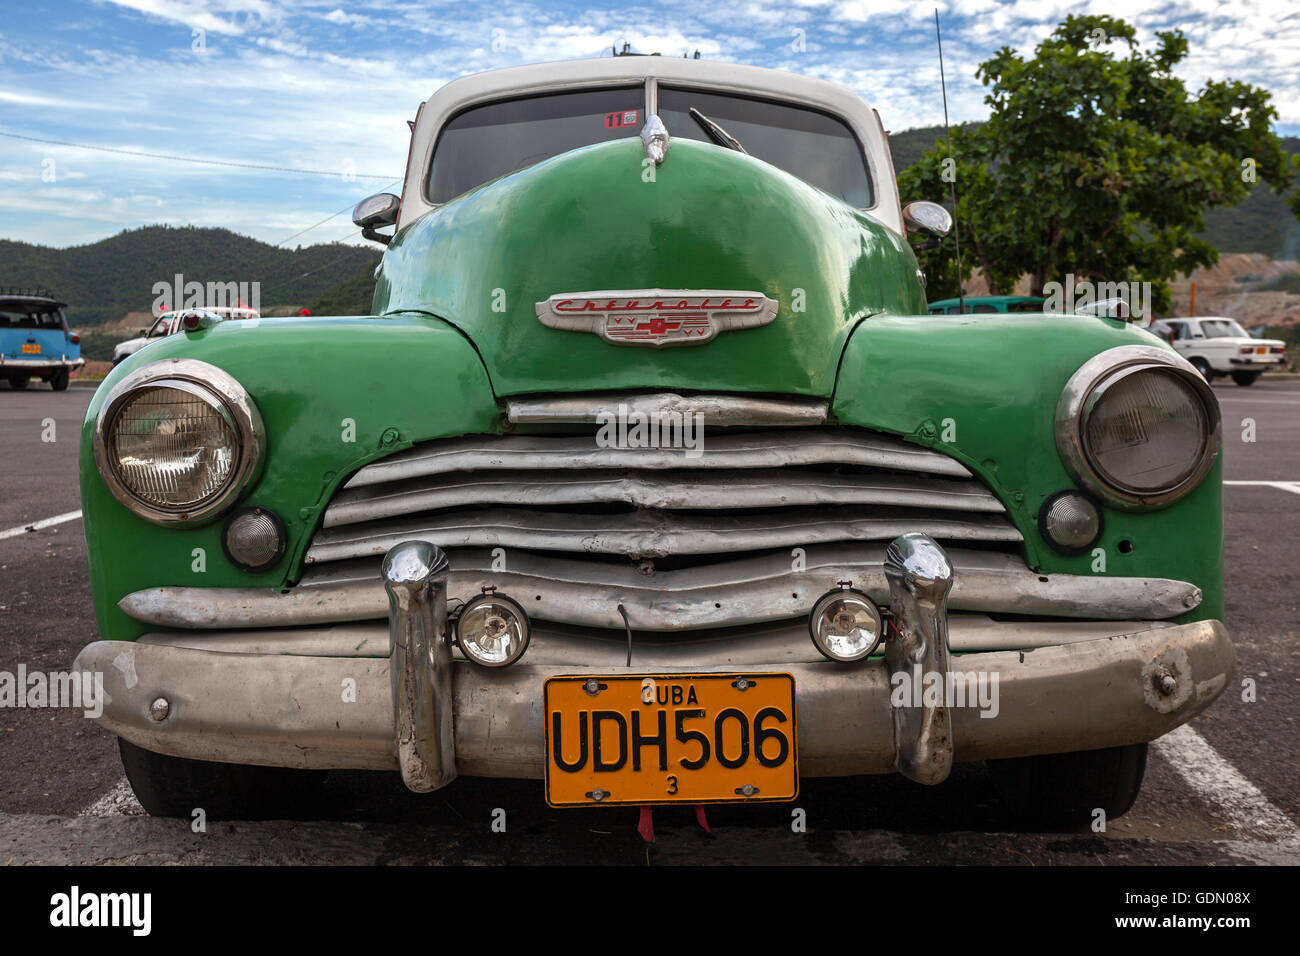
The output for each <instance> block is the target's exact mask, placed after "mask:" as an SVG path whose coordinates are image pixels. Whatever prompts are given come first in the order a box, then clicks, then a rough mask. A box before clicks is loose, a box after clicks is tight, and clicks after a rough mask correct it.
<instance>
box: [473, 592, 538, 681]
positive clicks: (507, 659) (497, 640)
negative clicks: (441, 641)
mask: <svg viewBox="0 0 1300 956" xmlns="http://www.w3.org/2000/svg"><path fill="white" fill-rule="evenodd" d="M528 637H529V627H528V615H527V614H525V613H524V609H523V608H522V607H520V606H519V604H518V603H517V602H515V601H513V600H511V599H510V598H508V597H506V596H505V595H504V594H491V593H489V594H482V595H480V596H479V597H476V598H474V600H472V601H470V602H469V603H468V604H466V605H465V606H464V607H463V608H461V611H460V615H459V616H458V617H457V618H456V643H457V644H459V645H460V649H461V651H462V652H463V653H464V654H465V656H466V657H468V658H469V659H470V660H471V661H473V662H474V663H475V664H482V665H483V666H484V667H505V666H506V665H507V664H513V663H514V662H515V661H517V660H519V658H521V657H523V656H524V651H526V650H528Z"/></svg>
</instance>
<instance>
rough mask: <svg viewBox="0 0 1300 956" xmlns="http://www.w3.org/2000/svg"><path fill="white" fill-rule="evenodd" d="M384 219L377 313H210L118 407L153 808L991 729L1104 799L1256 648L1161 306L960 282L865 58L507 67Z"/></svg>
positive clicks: (466, 106) (779, 753) (264, 805)
mask: <svg viewBox="0 0 1300 956" xmlns="http://www.w3.org/2000/svg"><path fill="white" fill-rule="evenodd" d="M937 188H938V184H936V189H937ZM354 219H355V220H356V222H357V224H358V225H360V226H361V227H362V228H363V230H364V231H365V234H366V235H368V236H370V237H373V238H376V239H378V240H379V241H380V242H384V243H386V251H385V254H384V257H383V261H382V264H381V266H380V268H379V271H378V285H377V289H376V294H375V299H374V306H373V313H374V314H373V315H371V316H366V317H337V318H321V317H310V318H286V319H262V320H260V321H259V322H256V323H243V322H224V323H218V324H215V325H213V324H205V323H202V322H199V321H195V322H192V323H189V324H188V325H187V330H186V331H185V332H184V333H183V334H180V335H175V336H171V337H168V338H166V339H164V340H162V341H160V342H158V343H157V344H156V345H153V346H151V347H150V348H148V349H146V350H143V351H142V352H141V353H139V354H137V355H134V356H131V357H129V358H128V359H126V360H125V361H124V362H123V363H122V364H121V365H119V366H118V367H117V368H116V369H114V370H113V371H112V373H110V375H109V376H108V377H107V378H106V379H105V381H104V384H103V385H102V386H101V387H100V389H99V390H98V392H97V393H96V396H95V399H94V401H93V402H92V403H91V406H90V409H89V411H88V413H87V416H86V421H85V429H84V432H83V436H82V447H81V488H82V496H83V502H84V504H83V506H84V512H85V527H86V538H87V542H88V546H89V554H90V571H91V580H92V583H93V589H94V596H95V612H96V616H97V620H98V625H99V629H100V634H101V636H102V640H101V641H99V642H96V643H94V644H91V645H89V646H88V647H86V648H85V649H84V650H83V651H82V652H81V654H80V657H79V658H78V662H77V667H78V668H80V669H83V670H89V671H98V672H102V673H103V674H104V677H105V683H106V689H107V691H108V697H109V700H108V702H107V703H106V705H105V707H104V712H103V716H102V718H101V723H102V725H103V726H104V727H105V728H107V729H108V730H109V731H110V732H112V733H114V734H116V735H117V736H118V737H119V738H120V739H121V749H122V754H123V759H124V763H125V766H126V770H127V776H128V778H129V779H130V781H131V784H132V786H133V787H134V788H135V791H136V793H137V795H138V796H139V798H140V800H141V802H142V803H143V804H144V806H145V807H146V808H147V809H148V810H149V811H150V812H152V813H155V814H178V815H184V816H189V815H190V813H191V812H192V810H193V809H194V808H198V807H202V808H205V809H206V811H207V812H208V814H209V815H228V816H229V815H269V814H280V813H285V812H294V811H296V812H301V807H302V806H303V805H304V804H302V802H301V801H302V800H303V799H304V798H305V797H306V796H308V795H309V794H310V792H311V791H312V789H313V788H315V787H318V786H320V783H321V779H322V777H323V776H324V774H325V772H326V771H328V770H330V769H335V768H353V769H368V770H376V771H390V772H391V771H398V772H400V773H401V775H402V778H403V780H404V781H405V783H406V785H407V786H409V787H410V788H411V789H413V790H416V791H431V790H435V789H437V788H439V787H443V786H445V785H447V784H448V783H450V782H451V781H452V780H453V779H454V778H455V777H456V776H457V775H458V774H459V775H467V776H479V777H508V778H532V779H535V780H537V781H538V791H539V792H538V798H539V800H540V799H542V798H543V797H544V798H545V799H546V800H548V801H549V802H550V803H551V804H552V805H554V806H590V805H597V804H605V805H629V804H631V805H639V806H653V805H656V804H665V803H677V802H685V803H688V804H691V805H705V804H711V803H719V802H756V801H764V800H775V801H788V800H792V799H794V798H795V797H796V796H797V793H798V788H799V783H800V780H801V779H802V778H805V777H825V776H846V775H854V774H877V773H895V772H897V773H902V774H905V775H907V776H908V777H910V778H912V779H914V780H918V781H921V782H923V783H927V784H936V783H939V782H941V781H943V780H944V779H945V778H946V777H947V776H948V774H949V770H950V768H951V766H952V764H953V762H954V761H987V763H988V766H989V768H990V770H991V772H992V776H993V779H994V781H995V783H996V784H997V785H998V787H999V788H1000V790H1001V792H1002V793H1003V795H1004V796H1005V798H1006V800H1007V802H1008V804H1009V805H1010V806H1011V807H1013V808H1014V809H1015V811H1016V813H1018V814H1020V815H1021V817H1022V818H1023V819H1025V820H1030V819H1033V820H1035V821H1038V820H1050V821H1055V822H1067V823H1077V822H1080V821H1090V820H1095V819H1096V814H1097V813H1098V812H1103V813H1105V814H1106V815H1108V816H1114V815H1117V814H1119V813H1123V812H1124V811H1125V810H1126V809H1128V807H1129V806H1130V805H1131V804H1132V802H1133V800H1134V798H1135V796H1136V794H1137V792H1138V788H1139V786H1140V784H1141V779H1142V773H1143V768H1144V765H1145V755H1146V746H1147V742H1148V741H1150V740H1153V739H1155V738H1157V737H1159V736H1160V735H1162V734H1164V733H1166V732H1168V731H1169V730H1171V729H1173V728H1175V727H1177V726H1179V725H1180V724H1182V723H1184V722H1186V721H1187V720H1189V719H1190V718H1191V717H1192V716H1193V715H1195V714H1197V713H1198V712H1200V711H1201V710H1203V709H1204V708H1205V707H1207V706H1208V705H1209V704H1210V703H1211V701H1213V700H1214V698H1215V697H1217V696H1218V695H1219V694H1220V693H1221V692H1222V691H1223V690H1224V688H1225V687H1226V686H1227V685H1228V682H1229V680H1230V678H1231V675H1232V672H1233V668H1234V652H1233V647H1232V643H1231V641H1230V640H1229V637H1228V635H1227V632H1226V630H1225V628H1224V626H1223V624H1222V619H1223V568H1222V564H1223V541H1222V516H1221V502H1220V492H1221V481H1220V463H1219V441H1220V436H1219V432H1220V425H1219V412H1218V409H1217V406H1216V403H1215V399H1214V397H1213V395H1212V393H1211V392H1210V390H1209V389H1208V387H1207V386H1206V384H1205V382H1204V380H1203V379H1202V377H1201V376H1199V375H1197V374H1196V372H1195V371H1194V370H1193V369H1192V368H1191V367H1190V366H1189V365H1188V364H1187V362H1186V361H1184V360H1183V359H1182V358H1181V357H1179V355H1178V354H1177V353H1175V352H1174V351H1173V350H1172V349H1170V348H1168V347H1165V346H1164V345H1163V344H1161V343H1159V342H1157V341H1155V340H1153V338H1152V337H1151V336H1149V335H1147V334H1146V333H1144V332H1142V331H1140V330H1138V329H1135V328H1130V327H1127V326H1126V325H1125V323H1123V322H1117V321H1113V320H1108V319H1105V318H1098V317H1088V316H1078V315H1054V316H1043V315H1042V314H1034V313H1029V314H997V315H979V316H971V315H953V316H947V315H942V316H935V315H926V300H925V295H924V288H923V287H924V279H923V276H922V275H921V273H920V272H919V271H918V268H917V261H916V258H915V257H914V255H913V252H912V249H911V248H910V246H909V244H908V241H907V239H906V235H907V233H908V232H922V233H924V232H929V233H942V232H943V231H945V230H946V229H947V228H948V225H949V223H948V218H947V214H946V213H945V212H944V211H943V209H942V208H941V207H938V206H936V205H934V204H931V203H926V202H914V203H910V204H909V205H907V206H903V205H902V204H901V201H900V197H899V194H898V190H897V186H896V182H895V179H894V175H893V171H892V166H891V160H890V154H889V149H888V145H887V141H886V136H885V133H884V130H883V128H882V126H881V123H880V120H879V118H878V116H877V114H876V113H875V111H874V110H872V109H871V108H870V107H869V106H867V105H866V104H865V103H863V102H862V101H861V100H860V99H859V98H858V97H857V96H855V95H853V94H852V93H850V92H849V91H847V90H845V89H842V88H840V87H837V86H833V85H831V84H828V83H825V82H821V81H819V80H815V79H810V78H808V77H803V76H797V75H790V74H786V73H781V72H775V71H769V70H761V69H754V68H748V67H743V66H735V65H729V64H722V63H709V62H702V61H699V60H685V59H673V58H667V57H618V58H607V59H601V60H592V61H574V62H565V63H553V64H546V65H541V66H528V67H519V68H515V69H508V70H501V71H497V72H492V73H486V74H482V75H478V76H471V77H468V78H464V79H460V80H457V81H455V82H453V83H450V84H448V85H447V86H445V87H444V88H443V89H441V90H440V91H438V92H437V93H436V94H435V95H434V96H433V97H431V98H430V99H429V100H428V101H427V102H425V103H424V104H422V105H421V107H420V111H419V114H418V117H417V119H416V121H415V123H414V126H413V133H412V140H411V147H410V153H409V159H408V162H407V170H406V178H405V184H404V187H403V191H402V194H401V197H400V200H399V198H398V197H396V196H387V195H380V196H376V197H371V198H370V199H368V200H366V201H364V202H362V203H361V204H360V205H359V206H358V207H357V210H356V212H355V215H354ZM388 226H393V227H394V229H393V231H392V232H391V233H389V232H387V231H385V230H386V228H387V227H388ZM290 354H291V355H295V356H298V359H297V360H296V361H294V362H292V363H286V362H285V361H284V356H285V355H290Z"/></svg>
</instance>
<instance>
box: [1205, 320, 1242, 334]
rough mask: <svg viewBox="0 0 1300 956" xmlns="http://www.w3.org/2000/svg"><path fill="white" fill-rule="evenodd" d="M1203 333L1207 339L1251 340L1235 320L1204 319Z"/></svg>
mask: <svg viewBox="0 0 1300 956" xmlns="http://www.w3.org/2000/svg"><path fill="white" fill-rule="evenodd" d="M1201 331H1202V332H1204V333H1205V337H1206V338H1207V339H1225V338H1238V339H1247V338H1250V336H1249V335H1247V334H1246V330H1245V329H1243V328H1242V327H1241V326H1240V325H1238V324H1237V322H1236V321H1235V320H1234V319H1202V320H1201Z"/></svg>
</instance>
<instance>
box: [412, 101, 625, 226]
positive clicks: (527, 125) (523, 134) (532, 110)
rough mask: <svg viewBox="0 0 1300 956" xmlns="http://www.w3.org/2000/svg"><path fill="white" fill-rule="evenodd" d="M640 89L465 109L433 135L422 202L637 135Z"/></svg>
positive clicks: (445, 197) (442, 199)
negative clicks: (425, 197)
mask: <svg viewBox="0 0 1300 956" xmlns="http://www.w3.org/2000/svg"><path fill="white" fill-rule="evenodd" d="M644 106H645V88H644V87H642V86H628V87H618V88H616V89H606V90H580V91H578V92H574V93H552V94H548V95H546V96H530V97H525V98H523V99H516V100H505V101H502V102H498V103H488V104H485V105H483V106H475V107H471V108H470V109H468V110H465V111H464V112H462V113H458V114H457V115H456V116H454V117H452V119H451V121H450V122H449V123H447V125H446V126H444V127H443V129H442V132H441V133H440V134H439V136H438V145H437V147H436V148H435V149H434V153H433V164H432V166H431V168H430V170H429V190H428V192H429V201H430V202H436V203H440V202H446V201H447V200H449V199H454V198H455V197H457V196H459V195H461V194H463V193H467V192H469V191H470V190H471V189H474V188H475V187H478V186H481V185H483V184H484V183H486V182H491V181H492V180H494V179H499V178H501V177H502V176H505V175H507V174H509V173H513V172H515V171H517V170H520V169H524V168H525V167H528V166H532V165H533V164H534V163H540V162H541V161H542V160H544V159H550V158H551V157H552V156H558V155H560V154H561V153H567V152H568V151H569V150H571V149H577V148H578V147H580V146H591V145H594V144H595V143H604V142H607V141H609V140H614V139H627V138H628V137H632V136H638V135H640V133H641V126H642V124H643V123H644V122H645V110H644Z"/></svg>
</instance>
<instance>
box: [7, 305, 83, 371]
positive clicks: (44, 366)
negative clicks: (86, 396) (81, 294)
mask: <svg viewBox="0 0 1300 956" xmlns="http://www.w3.org/2000/svg"><path fill="white" fill-rule="evenodd" d="M67 307H68V306H67V303H65V302H59V301H58V300H57V299H55V298H54V297H53V296H52V295H50V293H49V291H48V290H46V289H32V290H26V289H13V288H9V289H0V378H6V379H8V380H9V387H10V388H12V389H24V388H26V387H27V384H28V383H29V382H30V381H31V380H32V379H34V378H39V379H41V380H42V381H46V382H49V383H50V387H51V388H53V389H54V390H55V391H56V392H61V391H63V390H64V389H65V388H67V387H68V379H69V377H70V375H71V374H72V370H73V369H74V368H80V367H81V366H83V365H85V364H86V360H85V359H83V358H82V357H81V336H79V335H77V333H75V332H73V331H72V330H71V329H69V328H68V317H67V315H66V314H65V313H64V309H66V308H67Z"/></svg>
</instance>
